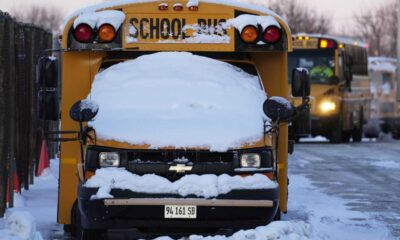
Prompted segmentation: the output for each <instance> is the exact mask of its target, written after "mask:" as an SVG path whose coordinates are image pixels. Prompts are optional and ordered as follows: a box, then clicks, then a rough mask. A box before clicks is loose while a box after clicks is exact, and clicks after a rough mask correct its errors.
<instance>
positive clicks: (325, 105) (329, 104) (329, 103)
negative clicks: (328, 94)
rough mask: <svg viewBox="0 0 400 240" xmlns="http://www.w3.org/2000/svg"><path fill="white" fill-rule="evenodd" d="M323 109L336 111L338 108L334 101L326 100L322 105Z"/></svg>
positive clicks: (324, 110)
mask: <svg viewBox="0 0 400 240" xmlns="http://www.w3.org/2000/svg"><path fill="white" fill-rule="evenodd" d="M320 108H321V111H323V112H331V111H335V109H336V104H335V103H334V102H332V101H324V102H322V103H321V105H320Z"/></svg>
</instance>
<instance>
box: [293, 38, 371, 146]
mask: <svg viewBox="0 0 400 240" xmlns="http://www.w3.org/2000/svg"><path fill="white" fill-rule="evenodd" d="M295 67H300V68H306V69H308V71H309V73H310V79H311V94H310V98H311V99H310V103H311V110H310V111H311V134H312V136H317V135H322V136H324V137H326V138H328V139H329V140H330V142H332V143H342V142H349V141H350V139H351V138H352V139H353V142H360V141H361V139H362V134H363V125H364V124H365V123H366V121H367V120H368V119H369V115H370V101H371V94H370V90H369V86H370V78H369V76H368V56H367V46H366V45H365V44H360V43H358V42H354V41H350V40H347V39H343V38H338V37H332V36H324V35H308V34H298V35H296V36H294V37H293V52H292V53H290V54H289V78H290V77H291V74H292V73H291V71H290V69H293V68H295ZM294 102H295V103H296V100H294ZM299 137H300V136H297V140H298V138H299Z"/></svg>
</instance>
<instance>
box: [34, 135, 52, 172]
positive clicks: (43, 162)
mask: <svg viewBox="0 0 400 240" xmlns="http://www.w3.org/2000/svg"><path fill="white" fill-rule="evenodd" d="M49 166H50V163H49V154H48V153H47V144H46V140H43V141H42V147H41V149H40V159H39V165H38V167H37V175H36V176H40V175H42V173H43V170H44V169H46V168H48V167H49Z"/></svg>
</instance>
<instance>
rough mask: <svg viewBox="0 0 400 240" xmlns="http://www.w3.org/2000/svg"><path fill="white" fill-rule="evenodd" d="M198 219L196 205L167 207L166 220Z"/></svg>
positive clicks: (165, 210)
mask: <svg viewBox="0 0 400 240" xmlns="http://www.w3.org/2000/svg"><path fill="white" fill-rule="evenodd" d="M196 217H197V206H194V205H184V206H183V205H165V206H164V218H189V219H194V218H196Z"/></svg>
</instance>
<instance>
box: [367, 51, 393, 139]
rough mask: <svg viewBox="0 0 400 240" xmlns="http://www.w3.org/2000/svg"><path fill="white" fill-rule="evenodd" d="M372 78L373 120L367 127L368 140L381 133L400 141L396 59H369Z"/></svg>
mask: <svg viewBox="0 0 400 240" xmlns="http://www.w3.org/2000/svg"><path fill="white" fill-rule="evenodd" d="M368 61H369V64H368V69H369V74H370V76H371V94H372V95H373V98H372V102H371V120H370V121H369V122H368V124H367V125H366V126H365V129H364V133H365V135H366V137H368V138H377V137H378V136H379V133H380V132H384V133H389V132H390V133H392V137H393V138H394V139H400V103H399V102H398V101H397V100H396V92H397V78H396V66H397V65H396V64H397V61H396V59H394V58H386V57H369V58H368Z"/></svg>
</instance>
